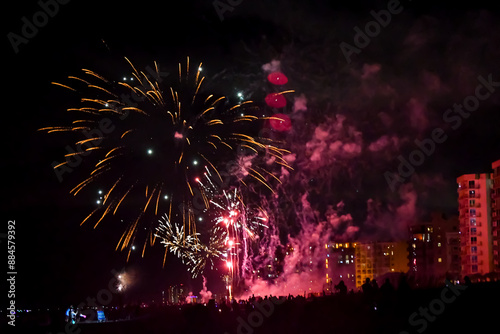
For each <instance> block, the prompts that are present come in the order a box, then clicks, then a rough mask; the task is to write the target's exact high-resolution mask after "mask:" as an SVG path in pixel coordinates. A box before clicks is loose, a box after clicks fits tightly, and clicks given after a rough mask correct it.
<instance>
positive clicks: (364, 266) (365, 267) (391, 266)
mask: <svg viewBox="0 0 500 334" xmlns="http://www.w3.org/2000/svg"><path fill="white" fill-rule="evenodd" d="M354 260H355V264H356V287H357V288H360V287H361V285H363V284H364V283H365V280H366V279H367V278H369V279H377V278H378V277H380V276H382V275H384V274H387V273H397V272H400V273H406V272H407V271H408V243H407V242H406V241H400V242H368V243H361V242H358V243H356V247H355V256H354Z"/></svg>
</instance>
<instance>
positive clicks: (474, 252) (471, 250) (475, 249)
mask: <svg viewBox="0 0 500 334" xmlns="http://www.w3.org/2000/svg"><path fill="white" fill-rule="evenodd" d="M470 252H471V253H472V254H476V253H477V246H472V247H471V248H470Z"/></svg>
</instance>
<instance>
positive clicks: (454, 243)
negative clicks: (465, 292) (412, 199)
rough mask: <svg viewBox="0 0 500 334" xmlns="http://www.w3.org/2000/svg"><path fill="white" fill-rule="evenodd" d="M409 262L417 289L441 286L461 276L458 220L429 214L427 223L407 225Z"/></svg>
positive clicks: (437, 214) (438, 214)
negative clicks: (444, 282) (429, 217)
mask: <svg viewBox="0 0 500 334" xmlns="http://www.w3.org/2000/svg"><path fill="white" fill-rule="evenodd" d="M409 232H410V233H409V234H410V235H409V236H410V239H409V243H408V246H409V247H408V254H409V255H408V259H409V263H408V266H409V269H410V273H411V275H412V276H413V277H414V279H415V282H416V284H417V286H431V285H436V284H442V283H443V281H444V279H445V278H448V279H451V280H457V279H458V278H459V275H460V237H459V232H458V217H456V216H454V217H451V218H449V219H447V218H446V217H445V216H444V215H443V214H440V213H432V214H431V219H430V221H428V222H424V223H420V224H414V225H411V226H409Z"/></svg>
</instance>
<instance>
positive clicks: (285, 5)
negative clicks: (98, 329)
mask: <svg viewBox="0 0 500 334" xmlns="http://www.w3.org/2000/svg"><path fill="white" fill-rule="evenodd" d="M303 2H304V1H291V2H287V1H279V2H277V4H274V2H273V5H271V4H268V2H266V1H260V0H259V1H250V0H243V1H242V4H241V5H239V6H237V7H235V9H234V11H233V12H231V13H229V12H228V13H226V14H225V17H226V20H224V22H221V21H220V20H219V19H218V17H217V14H216V12H215V10H214V8H213V5H212V1H209V0H206V1H201V0H198V1H194V2H193V1H177V2H173V3H169V2H156V1H148V0H145V1H140V2H115V1H112V2H111V3H112V4H111V3H110V2H106V4H104V2H102V1H93V0H92V1H77V0H73V1H71V2H69V3H68V4H66V5H61V6H60V8H59V12H58V13H57V15H55V16H54V17H53V18H50V20H49V21H48V23H47V25H46V26H44V27H42V28H40V29H39V32H38V33H37V35H36V36H35V37H33V38H32V39H31V40H30V41H29V43H28V44H26V45H21V46H20V51H19V53H18V54H15V53H14V52H13V50H12V47H11V46H10V43H9V42H8V40H7V38H5V39H4V45H5V46H6V50H5V51H4V54H6V55H7V56H6V57H7V59H6V61H4V63H3V65H4V66H3V67H4V72H5V71H7V76H6V77H4V79H5V82H6V90H5V89H4V91H5V92H6V94H4V97H5V98H4V103H3V113H4V119H3V125H4V130H3V131H2V135H3V136H4V139H3V143H4V145H3V152H2V153H3V155H2V156H3V160H4V163H3V165H4V168H3V175H4V181H3V187H2V188H3V194H4V195H3V198H4V199H3V200H2V219H3V221H4V222H5V224H6V223H7V221H8V220H10V219H15V220H16V223H17V230H16V233H17V234H16V250H17V253H16V254H17V267H18V270H17V271H18V276H17V279H18V287H17V289H18V303H20V305H25V306H32V305H33V306H34V305H44V304H48V305H53V304H61V303H69V302H73V303H78V302H79V301H82V300H84V299H85V298H86V297H87V296H95V294H96V293H97V291H99V290H100V289H101V288H103V287H105V286H106V284H107V282H108V281H109V279H110V278H111V274H110V270H111V269H120V268H122V267H123V266H125V265H127V268H129V269H134V270H136V272H137V273H138V276H137V280H138V281H137V283H138V284H137V285H136V288H135V289H136V290H135V292H136V293H137V294H139V293H141V292H144V293H145V294H144V295H145V296H146V295H147V296H152V294H158V293H159V291H161V288H160V287H161V286H164V287H166V286H168V285H169V284H173V283H179V282H186V283H188V282H190V280H189V279H188V275H187V273H186V272H185V270H184V269H183V268H182V266H181V265H180V264H179V263H178V261H177V260H175V259H174V257H173V256H169V258H168V262H169V266H168V268H167V269H164V270H163V269H161V252H160V251H159V250H158V249H156V250H154V251H153V252H152V254H150V255H151V256H149V257H147V258H146V259H145V260H140V259H139V257H134V256H133V257H132V259H131V261H130V263H129V264H125V254H124V253H119V252H115V251H114V246H115V245H116V241H117V239H118V238H119V236H120V234H121V233H120V232H117V231H115V230H113V226H112V224H105V223H103V224H101V226H100V227H99V229H97V230H93V229H92V227H91V225H88V226H83V227H80V226H79V223H80V222H81V220H82V219H83V218H84V217H85V216H86V215H87V214H88V213H89V212H90V211H91V210H92V205H91V204H92V201H93V200H94V199H93V198H85V195H84V196H81V197H79V198H74V197H72V196H71V195H69V194H68V192H69V190H70V189H71V188H72V184H74V183H76V182H77V180H78V179H77V178H73V179H71V181H72V182H73V183H72V184H69V183H70V182H62V183H59V182H58V180H57V178H56V177H55V174H54V173H53V171H52V169H51V163H52V161H54V160H58V159H60V157H61V156H62V155H63V154H64V150H63V148H64V146H65V145H66V144H67V143H66V142H61V140H60V137H57V136H50V135H46V134H43V133H39V132H36V130H37V129H38V128H40V127H43V126H49V125H54V124H56V123H57V122H59V121H63V120H70V119H71V118H69V117H68V115H67V112H65V109H64V108H66V107H68V103H69V102H71V101H70V100H69V98H68V96H66V95H64V94H61V90H59V89H55V88H54V86H52V85H50V82H51V81H60V80H61V78H64V77H65V76H67V75H72V74H75V73H77V72H78V71H79V69H81V68H90V69H93V70H95V71H96V72H98V73H106V74H107V75H110V76H116V77H120V76H121V75H122V72H123V71H124V69H127V68H128V67H127V64H126V63H125V62H124V61H123V57H124V56H127V57H129V58H131V59H133V60H134V62H135V63H137V64H140V66H145V65H147V64H151V63H152V61H153V60H158V61H159V62H160V64H164V66H166V67H169V66H172V65H175V64H176V63H177V62H178V61H180V60H182V59H184V58H185V56H186V55H189V56H191V57H192V58H194V59H196V60H197V61H203V62H204V64H207V68H208V70H207V71H209V73H208V74H207V75H213V74H214V73H218V72H219V71H222V70H223V69H224V68H226V67H228V68H229V67H230V68H232V69H236V70H238V69H239V67H238V66H242V72H245V73H247V72H248V71H249V70H252V69H254V68H257V69H259V67H260V66H261V65H262V64H264V63H266V62H269V61H271V60H272V59H273V58H269V57H268V58H266V56H269V55H270V56H271V57H276V58H280V56H281V55H282V54H286V52H285V51H283V50H289V49H287V47H288V46H289V45H290V44H291V41H292V40H293V42H294V43H295V45H300V43H303V44H304V45H307V47H308V48H310V49H311V50H315V51H314V52H316V54H320V53H321V52H322V48H323V47H324V48H325V50H326V49H328V50H336V51H335V52H333V53H335V54H336V56H337V58H338V59H324V63H325V64H326V63H327V62H330V61H331V62H336V61H338V62H339V63H341V62H342V61H343V62H344V64H343V66H342V69H339V72H342V73H346V72H349V71H359V70H360V68H362V65H363V63H364V62H366V63H374V62H376V63H382V64H383V65H382V66H383V68H386V66H387V67H389V68H390V67H391V63H392V62H393V61H394V62H395V63H397V64H398V66H399V67H398V68H397V70H394V71H393V72H391V73H390V75H389V76H390V78H388V79H387V80H388V81H391V80H394V82H393V85H394V87H398V88H401V90H402V91H403V90H405V87H400V86H399V84H400V83H401V84H403V86H404V83H405V82H410V81H413V82H417V81H418V73H419V67H420V66H422V67H424V66H428V67H427V69H429V68H432V67H433V66H434V67H435V73H439V75H440V76H441V78H442V81H443V82H447V81H448V80H449V81H453V80H454V78H455V76H454V75H455V72H454V71H455V70H456V72H458V71H461V70H462V68H461V67H460V66H461V64H462V65H463V64H470V65H471V68H473V69H474V70H482V72H480V73H484V74H487V73H494V78H497V79H498V78H500V75H499V74H500V68H499V67H498V59H500V58H499V55H500V53H499V50H500V46H499V45H500V43H498V41H499V39H498V38H499V37H498V36H499V34H498V33H499V32H500V24H499V22H500V20H498V18H499V12H498V10H497V9H496V8H491V7H489V5H488V4H487V3H488V2H486V1H484V2H483V1H474V2H473V6H474V8H472V7H468V8H465V7H463V8H460V7H457V6H463V5H459V4H457V2H447V3H442V4H441V5H439V6H438V7H437V6H435V7H433V8H430V7H428V6H427V5H426V2H425V1H414V2H415V3H418V5H416V4H413V3H412V4H411V5H408V10H407V11H405V13H404V15H405V16H404V19H403V18H401V22H398V21H397V20H398V19H399V17H393V20H394V21H393V22H392V23H391V25H390V26H388V27H387V28H386V30H384V31H383V32H382V33H381V35H380V38H379V40H380V43H385V44H378V43H377V42H378V41H379V40H378V39H374V41H373V42H372V43H373V44H375V45H373V44H372V45H370V46H368V47H367V48H366V50H364V51H363V53H362V54H361V55H360V57H361V58H359V60H357V61H356V62H357V64H354V65H352V67H350V68H349V67H348V65H347V64H345V60H343V59H342V57H341V55H340V56H339V47H338V43H339V41H342V40H345V41H349V42H350V41H352V35H353V31H352V27H354V26H355V25H362V24H363V23H364V22H367V20H368V19H370V16H369V14H368V13H369V11H370V10H371V9H381V8H384V6H385V5H386V3H387V2H386V1H377V2H374V3H370V4H369V5H366V4H364V3H360V2H359V1H355V2H350V3H352V4H350V5H349V6H348V7H347V6H344V5H338V4H334V3H337V2H334V1H330V2H329V1H311V2H307V4H302V3H303ZM405 3H406V4H407V3H408V2H405ZM468 5H469V6H470V5H471V4H470V3H469V4H468ZM8 6H9V7H11V8H9V9H8V10H5V12H6V16H8V17H7V18H6V20H5V21H6V25H5V27H6V29H7V30H6V32H5V35H7V33H8V32H11V31H12V32H15V33H19V31H20V29H21V25H22V22H21V17H23V16H27V17H31V15H32V14H33V13H35V12H36V11H38V10H39V5H38V4H37V3H36V1H23V2H22V3H15V4H14V3H12V2H10V3H9V4H8ZM416 6H418V7H416ZM483 9H484V10H486V11H488V12H490V13H491V15H493V17H494V18H496V25H495V24H493V23H491V22H495V20H492V21H488V22H489V23H485V27H482V28H481V29H482V30H481V29H479V28H478V29H479V30H480V31H485V32H487V33H485V34H484V35H481V36H475V35H470V36H469V35H468V33H469V32H468V30H467V29H464V25H465V24H466V23H463V22H467V21H466V19H467V18H468V15H469V14H468V13H469V12H471V13H477V11H480V10H483ZM301 11H303V13H304V15H303V18H300V16H297V15H291V13H295V14H296V13H297V12H301ZM429 15H430V16H435V17H440V18H442V17H446V18H449V22H450V24H449V25H448V26H446V27H447V29H448V30H446V29H443V30H440V26H439V25H436V26H434V28H435V29H436V30H435V31H433V30H432V29H433V27H432V25H431V28H429V27H428V26H425V25H424V27H423V28H422V30H421V31H422V35H425V34H427V33H428V32H429V31H433V33H434V35H435V36H438V37H439V38H435V44H431V45H430V46H429V49H428V52H426V53H422V55H426V56H428V57H429V59H432V58H433V57H436V58H439V59H441V60H442V61H443V62H442V64H441V65H440V66H441V67H440V66H439V64H438V65H436V64H433V63H432V62H430V61H429V62H428V59H427V58H423V59H415V58H411V57H408V58H407V59H410V60H411V61H412V62H411V63H410V62H408V63H406V64H405V63H404V61H401V58H398V57H397V55H404V54H405V52H411V50H410V49H411V47H410V46H408V45H407V44H406V45H405V44H404V43H400V44H397V43H398V42H400V41H401V35H402V34H409V32H410V31H412V32H415V29H416V31H417V32H418V31H419V30H418V28H415V27H412V29H414V30H410V27H411V26H412V25H411V23H412V22H413V21H417V20H418V19H421V18H423V17H425V16H429ZM315 17H317V18H318V21H319V23H318V22H315V21H314V18H315ZM402 17H403V16H402ZM462 20H463V21H462ZM330 21H331V22H337V21H338V22H341V23H333V25H334V26H335V25H337V27H338V26H340V28H339V29H338V30H337V31H333V30H332V31H325V32H324V34H325V37H324V40H326V41H328V43H332V44H331V45H324V44H322V43H324V41H322V39H321V38H320V39H318V40H316V41H315V40H312V39H311V41H308V40H304V36H306V37H307V36H309V35H308V33H309V29H311V30H314V29H319V28H317V27H316V26H315V24H316V23H318V24H320V23H324V22H330ZM399 24H401V28H400V29H398V25H399ZM488 24H491V26H488ZM320 26H321V25H320ZM455 27H459V28H457V29H461V30H460V32H459V34H460V36H467V38H468V39H467V40H468V41H471V40H485V41H489V40H490V39H491V41H496V49H490V48H486V49H485V50H483V51H482V52H480V51H477V50H470V57H468V53H467V52H466V53H467V54H465V53H464V54H460V55H457V58H459V59H460V63H459V64H457V65H456V67H454V66H455V63H454V58H453V57H451V56H450V62H449V63H448V61H447V60H448V58H447V56H446V53H445V51H444V50H443V49H441V47H442V44H440V42H441V41H443V40H448V38H447V34H450V36H451V35H453V33H454V32H455V31H454V30H453V29H454V28H455ZM298 31H299V32H298ZM301 31H304V33H303V34H301V33H300V32H301ZM488 32H491V36H490V35H489V33H488ZM336 33H338V34H339V36H337V37H335V38H330V37H331V36H332V35H335V34H336ZM5 35H4V36H5ZM310 35H311V36H313V35H314V36H317V35H321V33H318V31H316V32H315V33H311V34H310ZM416 35H418V34H414V35H413V36H416ZM263 36H265V39H266V45H272V47H273V50H272V51H271V52H267V53H266V52H263V51H262V50H260V49H259V46H260V45H262V44H261V41H262V39H263ZM327 36H329V37H327ZM392 36H394V39H395V41H396V42H394V44H392V42H391V38H392ZM435 36H434V37H435ZM377 38H378V37H377ZM102 39H104V40H105V41H106V44H107V46H108V47H109V49H107V48H106V47H105V45H104V44H103V43H102V41H101V40H102ZM241 41H244V42H245V45H247V46H248V47H249V48H251V49H252V50H253V51H255V53H256V54H257V55H256V56H255V58H254V59H252V58H251V57H250V58H249V57H248V56H247V57H246V58H245V57H243V56H242V51H241V45H242V44H241V43H240V42H241ZM316 42H317V43H318V46H317V47H316V48H314V43H316ZM485 43H486V42H485ZM486 44H488V43H486ZM491 44H494V43H493V42H491ZM311 45H312V47H311ZM488 45H489V44H488ZM464 48H465V47H464ZM305 49H306V48H304V50H305ZM458 49H460V48H458ZM261 51H262V52H261ZM325 53H326V51H325ZM372 56H376V57H377V58H375V60H372V61H370V60H368V59H367V58H368V57H372ZM302 57H303V58H302ZM355 57H356V56H354V57H353V58H355ZM401 57H402V56H401ZM495 57H496V58H495ZM249 59H250V60H252V61H254V62H255V64H257V67H255V64H250V65H248V66H247V67H244V66H245V65H241V64H246V63H247V62H248V60H249ZM281 59H282V62H283V63H286V62H287V58H286V57H282V58H281ZM311 59H317V58H313V57H309V55H308V54H301V55H300V56H299V55H297V58H296V59H293V61H292V60H289V62H288V63H289V64H297V63H298V64H300V63H301V62H302V63H304V68H307V66H306V64H305V63H307V62H308V61H311ZM309 65H310V64H309ZM316 65H317V66H318V67H319V68H325V69H326V70H325V71H326V72H323V73H320V74H318V76H324V77H328V76H329V75H330V74H329V72H328V68H331V67H327V66H326V65H325V66H323V64H316ZM475 65H477V66H475ZM490 65H491V66H490ZM171 68H172V67H171ZM395 68H396V67H395ZM487 68H489V69H490V70H487ZM173 70H174V71H175V66H174V67H173ZM300 70H301V69H300V68H297V67H295V68H294V71H295V72H294V73H297V72H300ZM320 72H321V71H320ZM495 74H496V76H495ZM314 75H317V71H316V72H315V73H314ZM332 76H333V74H332ZM304 77H305V79H304ZM307 77H308V73H307V72H303V73H301V75H300V76H296V77H294V76H293V75H291V76H290V78H291V80H293V81H294V82H295V83H296V86H295V87H294V89H296V90H297V93H298V94H297V95H299V94H300V93H302V92H306V96H308V97H309V98H310V100H313V101H314V97H313V96H311V95H307V92H308V89H310V86H307V84H306V82H307ZM470 77H471V78H474V77H475V75H472V76H470ZM237 79H238V76H236V79H235V80H237ZM235 82H236V81H235ZM459 86H460V85H459V84H457V86H452V85H448V88H449V87H451V88H450V89H451V92H450V91H448V93H447V94H443V96H444V97H443V99H442V100H441V101H434V103H436V109H438V110H440V112H439V111H438V112H437V114H442V111H443V110H444V109H446V108H448V107H449V106H450V105H451V104H453V103H454V102H461V101H462V99H463V96H466V95H467V94H466V93H464V92H467V91H469V92H470V91H471V87H472V89H473V87H475V81H473V82H472V84H470V85H469V86H467V85H464V86H463V87H459ZM223 88H224V89H226V90H229V91H231V89H233V87H231V86H229V85H228V86H227V87H223ZM411 88H412V87H410V86H409V87H408V88H407V89H411ZM459 88H463V89H462V90H461V89H459ZM342 89H343V93H345V96H349V97H350V98H352V100H355V99H357V98H356V96H357V95H359V94H360V93H357V90H358V89H360V87H358V86H356V85H349V83H347V84H346V85H344V86H343V87H342ZM320 93H321V92H320ZM320 93H318V101H322V100H321V98H320V97H319V95H321V94H320ZM495 94H496V97H493V98H492V99H491V101H489V102H488V104H487V105H486V107H485V108H484V111H481V112H478V114H477V115H474V116H472V118H471V120H470V121H468V122H466V123H464V126H463V127H461V128H460V129H459V131H457V132H456V133H453V135H452V137H451V140H448V141H447V142H446V143H445V144H443V146H442V147H440V148H439V154H437V155H436V156H433V157H432V158H431V159H429V162H428V163H426V165H425V166H423V167H422V169H421V175H430V177H429V179H432V177H437V178H439V180H443V182H444V183H443V184H444V186H443V187H442V188H441V190H440V193H439V194H438V196H439V197H432V196H431V197H427V198H426V199H425V200H423V202H422V203H421V205H424V206H428V207H429V208H432V209H435V208H437V209H440V210H445V211H446V210H447V211H452V210H453V205H454V203H455V202H454V201H455V197H456V195H455V185H454V184H453V179H454V178H456V176H458V175H460V174H464V173H474V172H480V171H481V172H484V171H489V170H490V168H491V162H492V161H493V160H497V159H499V158H500V143H499V142H500V136H499V133H500V131H499V129H500V127H499V126H500V116H499V115H500V113H499V110H500V109H499V108H500V97H499V92H496V93H495ZM358 98H359V97H358ZM346 99H347V98H346ZM318 103H319V104H320V103H321V102H318ZM344 106H345V107H349V106H351V107H353V106H354V104H349V103H348V102H345V103H344ZM358 117H359V119H358V120H359V121H360V122H362V120H363V115H362V114H359V115H358ZM435 122H436V120H435V119H433V118H432V117H429V121H428V123H426V124H427V127H426V130H425V131H428V130H429V129H431V128H432V127H433V126H434V125H435V124H436V123H435ZM425 131H423V132H424V133H425ZM420 134H421V133H420ZM373 136H374V137H373V138H371V139H370V140H374V139H375V138H376V134H373ZM403 152H408V148H406V151H402V152H401V153H403ZM395 156H397V154H396V155H395ZM391 161H392V163H388V164H387V165H386V166H387V167H386V168H392V169H395V167H396V166H397V162H396V160H395V159H392V160H391ZM380 177H382V176H380ZM382 183H383V182H382ZM421 184H423V185H422V187H425V184H426V182H422V183H421ZM421 189H422V188H421ZM426 191H428V189H426ZM433 200H436V201H442V202H440V203H437V204H436V202H435V201H434V202H433ZM3 245H4V242H3V241H2V248H3ZM192 284H193V291H195V292H196V291H199V289H201V283H200V280H196V281H193V283H192ZM151 287H155V288H151Z"/></svg>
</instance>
